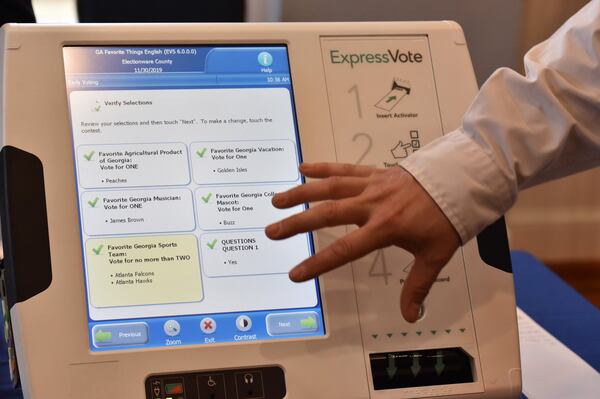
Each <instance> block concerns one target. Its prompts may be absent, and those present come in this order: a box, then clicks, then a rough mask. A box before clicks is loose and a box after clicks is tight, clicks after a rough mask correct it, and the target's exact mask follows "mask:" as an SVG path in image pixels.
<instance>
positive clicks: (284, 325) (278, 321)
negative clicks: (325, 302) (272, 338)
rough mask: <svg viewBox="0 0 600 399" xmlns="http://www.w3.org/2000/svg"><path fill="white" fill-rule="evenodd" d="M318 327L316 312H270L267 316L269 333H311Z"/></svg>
mask: <svg viewBox="0 0 600 399" xmlns="http://www.w3.org/2000/svg"><path fill="white" fill-rule="evenodd" d="M318 329H319V315H318V314H317V313H316V312H298V313H271V314H269V315H268V316H267V332H268V333H269V335H285V334H302V333H311V332H315V331H317V330H318Z"/></svg>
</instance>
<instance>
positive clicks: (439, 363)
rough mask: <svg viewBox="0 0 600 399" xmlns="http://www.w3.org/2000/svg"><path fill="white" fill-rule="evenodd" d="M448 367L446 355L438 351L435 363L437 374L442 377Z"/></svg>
mask: <svg viewBox="0 0 600 399" xmlns="http://www.w3.org/2000/svg"><path fill="white" fill-rule="evenodd" d="M445 368H446V365H445V364H444V353H443V352H442V351H437V360H436V361H435V372H436V373H437V375H440V374H442V373H443V372H444V369H445Z"/></svg>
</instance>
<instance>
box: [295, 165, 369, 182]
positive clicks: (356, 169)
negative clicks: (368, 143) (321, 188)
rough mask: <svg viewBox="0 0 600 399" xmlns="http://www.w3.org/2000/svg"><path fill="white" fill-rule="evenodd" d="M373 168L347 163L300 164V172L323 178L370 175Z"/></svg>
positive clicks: (307, 175) (308, 175)
mask: <svg viewBox="0 0 600 399" xmlns="http://www.w3.org/2000/svg"><path fill="white" fill-rule="evenodd" d="M374 171H375V169H374V168H372V167H370V166H364V165H353V164H349V163H332V162H317V163H303V164H301V165H300V172H301V173H302V174H303V175H304V176H306V177H314V178H320V179H322V178H325V177H331V176H355V177H367V176H371V174H373V172H374Z"/></svg>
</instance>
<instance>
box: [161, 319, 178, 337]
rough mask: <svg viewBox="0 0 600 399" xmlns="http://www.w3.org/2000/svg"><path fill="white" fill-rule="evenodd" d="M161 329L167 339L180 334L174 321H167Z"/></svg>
mask: <svg viewBox="0 0 600 399" xmlns="http://www.w3.org/2000/svg"><path fill="white" fill-rule="evenodd" d="M163 329H164V330H165V334H167V335H168V336H169V337H176V336H177V335H179V333H180V332H181V326H180V325H179V323H178V322H177V321H176V320H167V322H166V323H165V325H164V326H163Z"/></svg>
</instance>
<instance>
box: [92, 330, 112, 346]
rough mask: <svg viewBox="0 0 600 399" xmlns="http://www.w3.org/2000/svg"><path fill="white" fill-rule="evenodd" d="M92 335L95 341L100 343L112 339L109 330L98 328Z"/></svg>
mask: <svg viewBox="0 0 600 399" xmlns="http://www.w3.org/2000/svg"><path fill="white" fill-rule="evenodd" d="M94 337H95V338H96V342H98V343H102V342H106V341H110V340H111V339H112V333H111V332H110V331H102V330H98V332H96V335H95V336H94Z"/></svg>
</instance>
